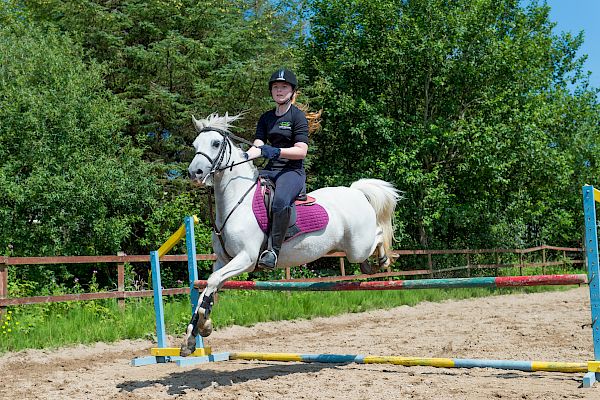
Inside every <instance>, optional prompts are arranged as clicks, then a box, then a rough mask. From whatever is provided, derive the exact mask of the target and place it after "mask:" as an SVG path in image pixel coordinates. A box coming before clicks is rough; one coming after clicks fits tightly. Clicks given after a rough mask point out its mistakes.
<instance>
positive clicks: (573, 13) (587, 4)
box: [547, 0, 600, 88]
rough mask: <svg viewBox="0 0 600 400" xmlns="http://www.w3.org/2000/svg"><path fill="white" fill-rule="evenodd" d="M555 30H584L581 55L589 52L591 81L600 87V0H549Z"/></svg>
mask: <svg viewBox="0 0 600 400" xmlns="http://www.w3.org/2000/svg"><path fill="white" fill-rule="evenodd" d="M547 3H548V5H549V6H550V7H551V11H550V20H552V21H553V22H556V23H557V25H556V27H554V30H555V32H556V33H557V34H558V33H559V32H571V33H573V34H577V33H578V32H579V31H583V34H584V42H583V45H582V46H581V48H580V51H579V55H583V54H587V55H588V59H587V61H586V63H585V67H584V68H585V69H586V70H589V71H592V76H591V78H590V82H591V84H592V86H594V87H597V88H598V87H600V0H547Z"/></svg>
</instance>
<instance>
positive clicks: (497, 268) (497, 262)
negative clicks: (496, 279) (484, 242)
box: [495, 249, 500, 276]
mask: <svg viewBox="0 0 600 400" xmlns="http://www.w3.org/2000/svg"><path fill="white" fill-rule="evenodd" d="M495 251H496V276H498V271H499V268H500V267H499V266H500V253H498V249H496V250H495Z"/></svg>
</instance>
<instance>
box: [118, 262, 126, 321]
mask: <svg viewBox="0 0 600 400" xmlns="http://www.w3.org/2000/svg"><path fill="white" fill-rule="evenodd" d="M126 255H127V254H125V252H123V251H118V252H117V256H119V257H123V256H126ZM117 274H118V277H117V292H124V291H125V263H123V262H119V263H118V264H117ZM117 302H118V303H119V308H121V309H123V308H125V297H119V298H118V299H117Z"/></svg>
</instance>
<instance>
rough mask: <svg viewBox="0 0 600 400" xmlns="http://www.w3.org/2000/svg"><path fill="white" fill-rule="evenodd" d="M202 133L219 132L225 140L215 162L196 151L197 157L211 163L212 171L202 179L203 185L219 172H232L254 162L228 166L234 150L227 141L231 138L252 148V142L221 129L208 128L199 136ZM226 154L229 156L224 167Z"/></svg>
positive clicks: (201, 152)
mask: <svg viewBox="0 0 600 400" xmlns="http://www.w3.org/2000/svg"><path fill="white" fill-rule="evenodd" d="M202 132H217V133H219V134H220V135H221V136H223V140H222V141H221V145H220V146H219V151H218V152H217V155H216V156H215V158H214V160H213V159H212V158H211V157H210V156H209V155H208V154H206V153H204V152H203V151H196V155H201V156H203V157H205V158H206V159H207V160H208V162H209V163H210V171H209V172H208V174H206V176H205V177H204V178H203V179H202V183H203V184H204V183H205V182H206V180H207V179H208V177H210V176H212V175H214V174H215V173H217V172H219V171H223V170H226V169H228V168H229V170H230V171H231V170H232V169H233V167H235V166H236V165H240V164H244V163H247V162H250V161H252V160H244V161H240V162H237V163H231V164H230V165H228V163H229V160H230V159H231V152H232V151H233V150H232V147H231V141H230V140H227V139H230V138H231V139H234V140H237V141H238V142H241V143H245V144H247V145H250V146H254V144H253V143H252V142H250V141H248V140H246V139H244V138H241V137H239V136H236V135H234V134H233V133H231V132H229V131H226V130H223V129H219V128H213V127H206V128H202V129H200V130H199V131H198V133H199V134H200V133H202ZM225 154H227V162H226V163H225V166H222V163H223V160H224V159H225Z"/></svg>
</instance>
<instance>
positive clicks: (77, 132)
mask: <svg viewBox="0 0 600 400" xmlns="http://www.w3.org/2000/svg"><path fill="white" fill-rule="evenodd" d="M15 21H16V22H15V23H14V24H12V25H11V26H5V27H3V28H0V54H1V56H0V57H1V58H2V62H0V93H1V94H0V110H1V113H0V188H1V190H0V243H2V244H3V249H2V251H3V252H8V253H9V254H12V255H19V256H25V255H31V256H42V255H76V254H115V253H116V251H118V250H123V249H127V246H128V244H129V245H130V244H131V243H132V241H133V239H134V233H135V232H134V229H135V227H136V226H138V225H139V222H140V219H141V218H142V216H143V215H144V213H147V212H149V210H150V208H151V207H152V206H153V204H154V203H155V198H156V195H155V193H156V191H157V189H158V187H157V185H156V184H155V182H154V180H153V179H152V178H151V177H150V174H149V168H148V165H147V164H146V163H144V162H142V159H141V152H140V151H139V150H136V149H135V148H134V147H132V146H131V143H130V142H131V141H130V140H128V139H127V138H126V137H124V136H123V134H122V129H123V127H124V126H126V122H127V118H128V110H127V106H126V103H125V102H124V101H122V100H120V99H118V98H117V96H115V95H114V94H112V93H111V92H110V91H108V90H107V89H106V88H105V87H104V84H103V69H102V68H101V66H99V65H98V64H96V63H93V62H90V63H84V62H83V61H82V56H83V51H82V49H81V47H80V46H78V45H76V44H75V43H73V42H72V41H71V40H69V39H68V38H66V37H65V36H63V35H61V34H59V33H57V32H56V31H54V30H53V29H51V28H50V29H42V28H40V27H38V26H36V25H35V24H30V23H26V22H23V20H20V19H17V20H15Z"/></svg>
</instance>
